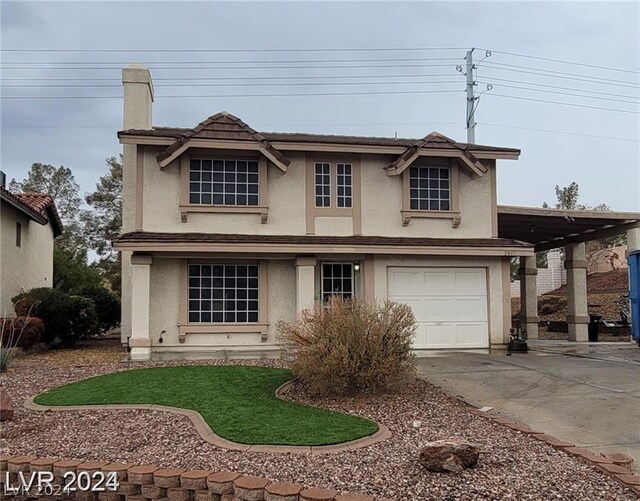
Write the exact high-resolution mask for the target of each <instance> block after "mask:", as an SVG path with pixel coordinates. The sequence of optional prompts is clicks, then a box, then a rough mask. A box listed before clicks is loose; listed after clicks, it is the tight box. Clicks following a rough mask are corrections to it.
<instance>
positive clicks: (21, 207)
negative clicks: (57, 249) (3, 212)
mask: <svg viewBox="0 0 640 501" xmlns="http://www.w3.org/2000/svg"><path fill="white" fill-rule="evenodd" d="M0 200H2V201H3V202H5V203H7V204H8V205H11V206H12V207H14V208H15V209H16V210H18V211H20V212H21V213H22V214H24V215H25V216H27V217H28V218H29V219H31V220H32V221H35V222H36V223H38V224H41V225H43V226H45V225H47V224H49V223H51V227H52V229H53V237H54V238H55V237H57V236H59V235H61V234H62V222H61V221H60V217H59V216H58V213H57V212H56V210H55V208H54V207H53V205H52V204H51V205H49V206H47V207H46V209H45V210H46V212H47V216H48V217H47V216H45V215H43V214H42V213H40V212H39V211H37V210H35V209H33V208H32V207H30V206H29V205H27V204H25V203H24V202H23V201H22V200H19V199H18V198H16V197H15V196H14V195H13V194H12V193H11V192H9V191H7V190H6V189H0Z"/></svg>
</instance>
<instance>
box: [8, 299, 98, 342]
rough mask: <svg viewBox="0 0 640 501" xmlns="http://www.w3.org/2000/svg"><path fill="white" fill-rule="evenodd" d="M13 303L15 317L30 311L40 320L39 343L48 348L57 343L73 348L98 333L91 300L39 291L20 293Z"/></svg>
mask: <svg viewBox="0 0 640 501" xmlns="http://www.w3.org/2000/svg"><path fill="white" fill-rule="evenodd" d="M12 301H13V304H14V309H15V312H16V315H18V316H24V315H25V314H26V311H33V314H34V315H35V316H38V317H39V318H41V319H42V320H43V322H44V326H45V330H44V336H43V338H42V341H43V342H45V343H46V344H48V345H51V344H54V342H55V341H56V339H57V340H58V341H59V343H60V344H62V345H63V346H72V345H74V344H75V343H76V342H77V341H78V340H80V339H85V338H87V337H90V336H92V335H94V334H97V332H98V327H97V326H98V315H97V312H96V307H95V304H94V303H93V301H92V300H91V299H88V298H83V297H80V296H70V295H68V294H65V293H64V292H60V291H58V290H55V289H48V288H46V287H41V288H37V289H31V290H30V291H27V292H23V293H21V294H19V295H17V296H15V297H14V298H13V299H12Z"/></svg>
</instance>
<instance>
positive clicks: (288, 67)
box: [0, 64, 453, 71]
mask: <svg viewBox="0 0 640 501" xmlns="http://www.w3.org/2000/svg"><path fill="white" fill-rule="evenodd" d="M334 68H343V69H355V68H452V69H453V66H452V65H451V64H373V65H371V64H369V65H364V64H359V65H356V66H354V65H322V66H273V67H269V68H265V67H262V66H236V67H232V66H219V67H215V68H207V67H201V66H155V65H153V64H150V65H149V66H148V69H150V70H181V71H184V70H210V71H211V70H215V71H219V70H287V69H295V70H297V69H317V70H323V69H334ZM0 69H2V70H4V71H27V70H37V71H45V70H53V71H60V70H73V71H88V70H119V69H120V68H119V67H117V66H92V67H84V68H77V67H68V66H61V67H58V68H9V67H4V66H2V67H1V68H0Z"/></svg>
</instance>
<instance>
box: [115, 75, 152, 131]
mask: <svg viewBox="0 0 640 501" xmlns="http://www.w3.org/2000/svg"><path fill="white" fill-rule="evenodd" d="M122 85H123V87H124V115H123V128H124V129H125V130H126V129H151V127H152V124H153V121H152V118H153V81H152V80H151V73H150V72H149V70H148V69H147V68H145V67H144V65H142V64H131V65H129V66H127V67H126V68H123V69H122Z"/></svg>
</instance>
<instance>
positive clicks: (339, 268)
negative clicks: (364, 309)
mask: <svg viewBox="0 0 640 501" xmlns="http://www.w3.org/2000/svg"><path fill="white" fill-rule="evenodd" d="M321 273H322V276H321V282H322V291H321V292H322V300H323V301H325V300H327V299H329V298H330V297H331V296H340V297H342V298H343V299H349V298H350V297H351V296H353V293H354V291H353V281H354V280H353V263H322V271H321Z"/></svg>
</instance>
